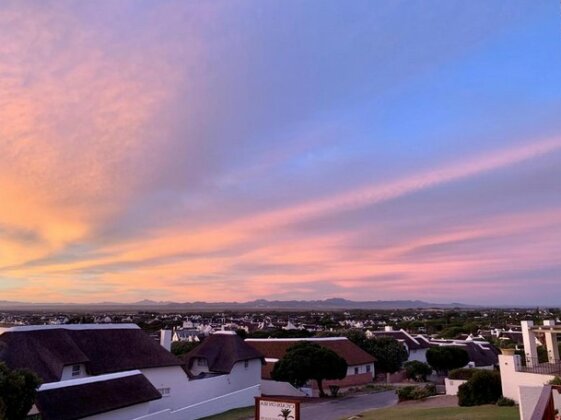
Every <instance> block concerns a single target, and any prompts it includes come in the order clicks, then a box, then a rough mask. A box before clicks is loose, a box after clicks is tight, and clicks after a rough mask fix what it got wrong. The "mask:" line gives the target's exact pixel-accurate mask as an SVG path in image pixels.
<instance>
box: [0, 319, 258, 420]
mask: <svg viewBox="0 0 561 420" xmlns="http://www.w3.org/2000/svg"><path fill="white" fill-rule="evenodd" d="M167 333H168V334H167V335H166V337H167V339H168V341H169V339H170V338H171V334H169V333H170V331H167ZM219 335H220V334H217V336H219ZM163 341H164V340H163ZM230 341H231V340H230V339H229V338H226V339H223V340H222V339H221V338H216V339H213V342H214V343H216V344H217V345H221V344H220V343H227V342H230ZM223 347H224V349H225V350H224V351H226V352H228V351H229V349H230V348H231V346H228V345H227V344H224V346H223ZM221 357H222V358H224V356H221ZM247 360H248V364H249V365H248V368H247V369H244V368H245V366H243V363H242V367H241V368H240V367H238V365H239V363H235V364H234V365H233V366H232V369H230V370H227V369H225V370H222V371H216V372H214V374H213V375H206V376H199V377H197V375H193V374H192V372H190V371H189V369H188V368H187V366H185V361H183V360H180V359H179V358H177V357H175V356H174V355H173V354H171V353H170V352H169V351H167V350H166V349H165V348H164V347H162V346H160V345H158V343H157V342H156V341H154V340H153V339H151V338H150V337H149V336H148V335H147V334H146V333H145V332H144V331H142V330H141V329H140V328H139V327H138V326H137V325H135V324H104V325H99V324H74V325H40V326H23V327H13V328H10V329H8V330H7V331H6V332H4V333H3V334H2V335H0V361H3V362H5V363H6V365H7V366H8V367H9V368H12V369H14V368H27V369H31V370H33V371H35V372H36V373H37V374H38V375H39V377H40V378H41V380H42V381H43V384H42V385H41V386H40V387H39V390H38V397H37V404H36V406H37V409H38V410H39V412H40V414H41V415H42V417H43V418H46V419H49V418H53V419H55V418H56V419H60V420H65V419H76V418H95V419H136V418H139V417H142V418H143V419H146V420H148V419H150V420H168V419H169V420H180V419H181V420H183V419H197V418H200V417H205V416H208V415H212V414H216V413H219V412H222V411H226V410H229V409H231V408H237V407H242V406H247V405H251V404H253V401H254V397H255V396H258V395H260V389H259V383H260V366H261V358H260V356H259V357H255V358H253V359H247Z"/></svg>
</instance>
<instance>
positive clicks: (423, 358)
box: [407, 349, 427, 363]
mask: <svg viewBox="0 0 561 420" xmlns="http://www.w3.org/2000/svg"><path fill="white" fill-rule="evenodd" d="M413 360H416V361H418V362H422V363H427V349H418V350H410V351H409V357H408V358H407V361H408V362H411V361H413Z"/></svg>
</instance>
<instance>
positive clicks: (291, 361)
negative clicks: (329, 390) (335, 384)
mask: <svg viewBox="0 0 561 420" xmlns="http://www.w3.org/2000/svg"><path fill="white" fill-rule="evenodd" d="M346 374H347V362H346V361H345V359H343V358H342V357H340V356H339V355H338V354H337V353H335V352H334V351H332V350H329V349H327V348H325V347H321V346H320V345H319V344H316V343H312V342H309V341H301V342H299V343H297V344H295V345H294V346H292V347H290V348H289V349H288V350H287V352H286V354H285V355H284V357H283V358H282V359H281V360H279V361H278V362H277V363H275V366H274V368H273V371H272V372H271V377H272V378H273V379H274V380H276V381H287V382H290V383H291V384H292V385H294V386H295V387H301V386H304V385H305V384H306V382H308V381H309V380H315V381H316V382H317V384H318V389H319V394H320V396H321V397H323V396H325V393H324V391H323V380H325V379H343V378H344V377H345V375H346Z"/></svg>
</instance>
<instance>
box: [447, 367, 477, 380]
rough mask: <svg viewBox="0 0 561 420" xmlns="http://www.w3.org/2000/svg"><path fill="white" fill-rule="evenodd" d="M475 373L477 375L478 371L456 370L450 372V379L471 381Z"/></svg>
mask: <svg viewBox="0 0 561 420" xmlns="http://www.w3.org/2000/svg"><path fill="white" fill-rule="evenodd" d="M475 373H477V369H469V368H460V369H454V370H451V371H450V372H448V378H450V379H460V380H464V381H467V380H469V379H471V377H472V376H473V375H474V374H475Z"/></svg>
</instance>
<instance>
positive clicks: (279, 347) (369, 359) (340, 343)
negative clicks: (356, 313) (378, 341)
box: [245, 337, 376, 366]
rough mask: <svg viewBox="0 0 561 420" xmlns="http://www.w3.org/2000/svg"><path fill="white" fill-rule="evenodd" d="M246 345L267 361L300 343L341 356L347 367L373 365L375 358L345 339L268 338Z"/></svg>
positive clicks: (252, 340)
mask: <svg viewBox="0 0 561 420" xmlns="http://www.w3.org/2000/svg"><path fill="white" fill-rule="evenodd" d="M245 341H246V343H248V344H249V345H251V346H252V347H254V348H255V349H257V350H258V351H259V352H261V353H262V354H264V355H265V358H267V359H281V358H282V357H283V356H284V354H285V353H286V351H287V350H288V349H289V348H290V347H292V346H293V345H294V344H296V343H298V342H300V341H311V342H313V343H316V344H319V345H320V346H322V347H325V348H328V349H330V350H333V351H334V352H335V353H337V354H338V355H339V356H341V357H342V358H343V359H345V361H346V362H347V364H348V365H349V366H355V365H363V364H367V363H374V362H375V361H376V358H374V356H372V355H370V354H368V353H367V352H365V351H364V350H362V349H361V348H360V347H359V346H357V345H356V344H354V343H353V342H352V341H349V340H348V339H347V338H345V337H333V338H293V339H292V338H291V339H286V338H268V339H251V338H248V339H247V340H245Z"/></svg>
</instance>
